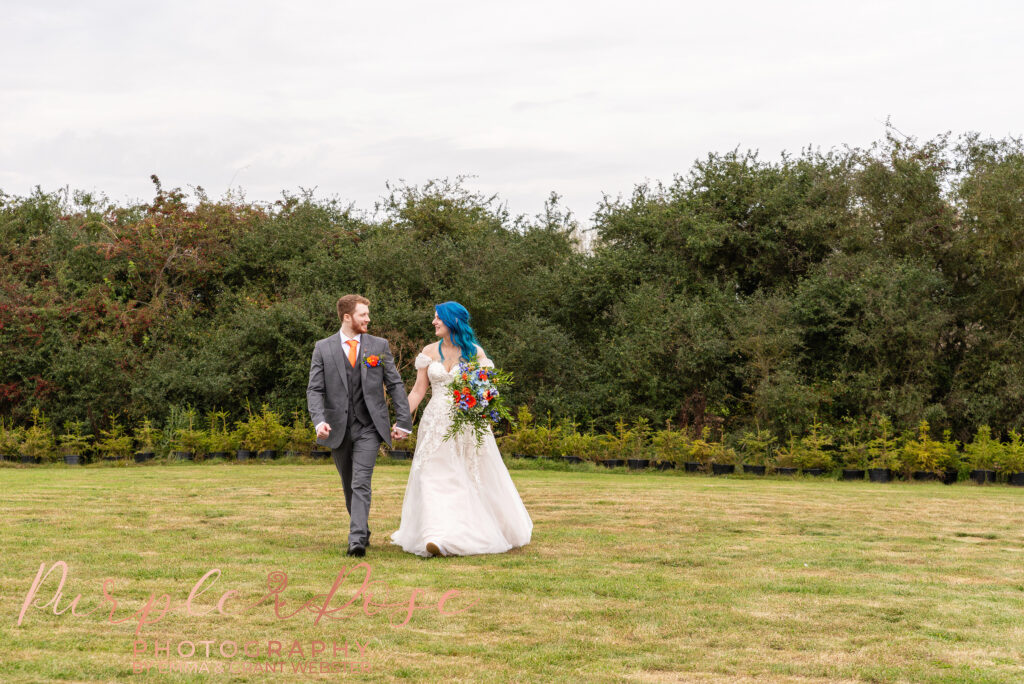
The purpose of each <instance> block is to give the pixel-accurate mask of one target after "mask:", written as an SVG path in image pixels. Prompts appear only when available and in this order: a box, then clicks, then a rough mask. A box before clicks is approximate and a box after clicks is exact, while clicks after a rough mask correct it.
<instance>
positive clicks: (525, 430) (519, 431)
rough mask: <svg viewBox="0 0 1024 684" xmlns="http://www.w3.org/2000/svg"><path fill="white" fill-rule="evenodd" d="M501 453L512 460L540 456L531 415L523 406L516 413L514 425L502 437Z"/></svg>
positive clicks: (527, 408)
mask: <svg viewBox="0 0 1024 684" xmlns="http://www.w3.org/2000/svg"><path fill="white" fill-rule="evenodd" d="M501 444H502V451H503V452H504V453H507V454H511V455H512V457H513V458H531V459H533V458H537V457H538V456H540V455H541V449H540V447H539V445H538V439H537V433H536V430H534V429H533V414H532V413H530V409H529V407H527V406H526V405H525V404H524V405H522V406H520V407H519V410H518V411H517V413H516V421H515V424H514V425H512V426H510V427H509V432H508V433H507V434H505V435H502V438H501Z"/></svg>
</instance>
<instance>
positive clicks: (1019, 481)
mask: <svg viewBox="0 0 1024 684" xmlns="http://www.w3.org/2000/svg"><path fill="white" fill-rule="evenodd" d="M1006 483H1007V484H1011V485H1013V486H1014V487H1024V473H1009V474H1007V476H1006Z"/></svg>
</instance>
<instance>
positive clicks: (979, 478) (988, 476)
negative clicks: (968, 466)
mask: <svg viewBox="0 0 1024 684" xmlns="http://www.w3.org/2000/svg"><path fill="white" fill-rule="evenodd" d="M971 479H972V480H974V481H975V482H976V483H978V484H985V483H986V482H995V481H996V471H994V470H972V471H971Z"/></svg>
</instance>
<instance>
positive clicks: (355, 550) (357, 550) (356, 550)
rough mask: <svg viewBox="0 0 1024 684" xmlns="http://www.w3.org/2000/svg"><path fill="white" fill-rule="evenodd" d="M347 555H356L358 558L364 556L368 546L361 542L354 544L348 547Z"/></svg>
mask: <svg viewBox="0 0 1024 684" xmlns="http://www.w3.org/2000/svg"><path fill="white" fill-rule="evenodd" d="M347 555H349V556H355V557H357V558H362V557H363V556H365V555H366V547H365V546H359V544H353V545H352V546H350V547H348V554H347Z"/></svg>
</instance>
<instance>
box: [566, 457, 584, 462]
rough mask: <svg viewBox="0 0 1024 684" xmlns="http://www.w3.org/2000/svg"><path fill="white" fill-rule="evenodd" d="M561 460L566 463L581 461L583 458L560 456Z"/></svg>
mask: <svg viewBox="0 0 1024 684" xmlns="http://www.w3.org/2000/svg"><path fill="white" fill-rule="evenodd" d="M562 460H563V461H565V462H566V463H583V459H582V458H580V457H579V456H562Z"/></svg>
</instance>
